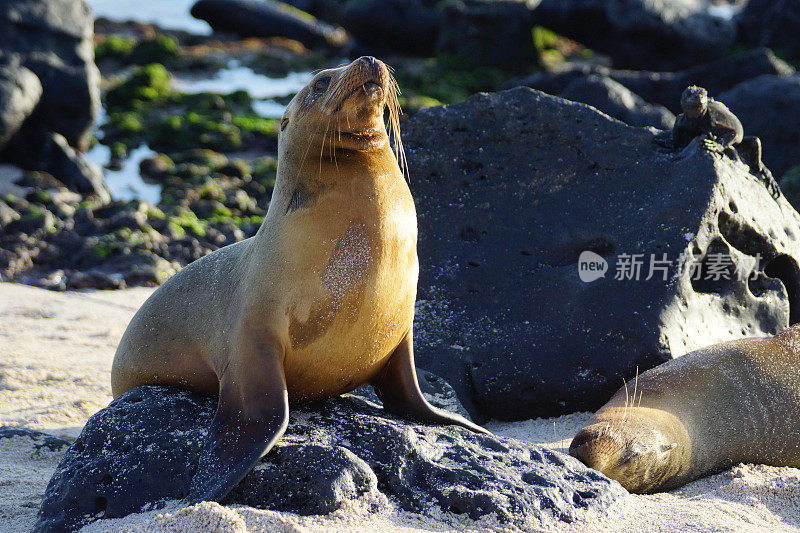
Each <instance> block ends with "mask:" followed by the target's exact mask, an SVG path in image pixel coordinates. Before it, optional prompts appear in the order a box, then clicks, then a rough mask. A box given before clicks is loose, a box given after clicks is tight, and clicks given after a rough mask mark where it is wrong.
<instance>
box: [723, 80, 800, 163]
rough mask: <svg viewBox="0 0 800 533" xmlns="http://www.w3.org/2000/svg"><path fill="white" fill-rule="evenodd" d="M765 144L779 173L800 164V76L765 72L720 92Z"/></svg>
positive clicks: (748, 130)
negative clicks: (770, 74) (781, 75)
mask: <svg viewBox="0 0 800 533" xmlns="http://www.w3.org/2000/svg"><path fill="white" fill-rule="evenodd" d="M716 98H717V100H719V101H720V102H722V103H724V104H725V105H727V106H728V107H729V108H730V110H731V111H733V113H734V114H735V115H736V116H737V117H738V118H739V120H740V121H741V122H742V126H744V134H745V135H756V136H758V137H759V138H760V139H761V143H762V144H763V147H764V154H763V157H762V159H763V160H764V163H765V164H766V165H767V167H769V168H770V170H772V171H773V172H774V174H775V176H781V175H783V174H784V173H785V172H786V171H787V170H789V169H790V168H792V167H794V166H797V165H800V76H798V75H794V76H786V77H779V76H761V77H758V78H755V79H752V80H750V81H747V82H744V83H741V84H739V85H737V86H736V87H734V88H733V89H731V90H730V91H727V92H724V93H722V94H720V95H717V97H716Z"/></svg>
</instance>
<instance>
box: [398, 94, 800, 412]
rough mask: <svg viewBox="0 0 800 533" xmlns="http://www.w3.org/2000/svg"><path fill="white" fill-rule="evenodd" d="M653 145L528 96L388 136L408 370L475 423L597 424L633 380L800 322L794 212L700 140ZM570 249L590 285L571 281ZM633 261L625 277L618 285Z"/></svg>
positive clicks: (410, 125)
mask: <svg viewBox="0 0 800 533" xmlns="http://www.w3.org/2000/svg"><path fill="white" fill-rule="evenodd" d="M654 140H655V134H654V133H653V132H651V131H649V130H647V129H643V128H632V127H629V126H627V125H625V124H623V123H621V122H618V121H616V120H613V119H610V118H608V117H607V116H605V115H603V114H601V113H598V112H597V111H596V110H594V109H593V108H591V107H588V106H586V105H584V104H577V103H573V102H569V101H566V100H563V99H561V98H557V97H552V96H548V95H545V94H543V93H540V92H537V91H534V90H531V89H527V88H517V89H514V90H511V91H505V92H501V93H492V94H478V95H475V96H473V97H471V98H469V99H468V100H467V101H465V102H463V103H461V104H456V105H450V106H440V107H433V108H428V109H425V110H423V111H420V112H419V113H418V114H417V115H415V116H414V117H412V118H411V119H410V120H409V121H408V122H406V124H405V125H404V135H403V142H404V145H405V147H406V155H407V157H408V161H409V170H410V180H411V181H410V183H411V188H412V192H413V194H414V197H415V201H416V205H417V214H418V223H419V245H418V253H419V257H420V280H419V286H418V293H417V317H416V322H415V331H414V337H415V345H416V357H417V364H418V365H420V366H421V367H423V368H425V369H427V370H429V371H431V372H433V373H435V374H438V375H440V376H442V377H444V378H445V379H446V380H447V381H449V382H450V383H451V384H452V385H453V387H454V388H455V389H456V391H457V393H458V394H459V397H460V399H461V400H462V403H464V405H465V407H467V409H468V410H469V411H470V412H471V413H472V414H473V415H474V416H481V415H483V416H489V417H495V418H499V419H506V420H508V419H517V420H521V419H527V418H533V417H539V416H553V415H559V414H563V413H566V412H572V411H577V410H595V409H596V408H598V407H599V406H600V405H602V404H603V403H604V402H605V401H606V400H607V399H608V397H609V396H610V395H611V393H613V392H614V391H615V390H617V389H618V388H619V386H620V384H621V383H622V380H623V379H629V378H633V377H634V376H635V375H636V372H637V369H638V371H640V372H641V371H644V370H645V369H648V368H651V367H653V366H655V365H657V364H659V363H661V362H664V361H666V360H668V359H670V358H672V357H677V356H680V355H682V354H684V353H686V352H688V351H691V350H693V349H695V348H698V347H701V346H706V345H709V344H712V343H714V342H718V341H722V340H726V339H733V338H740V337H746V336H759V335H767V334H773V333H776V332H778V331H780V330H782V329H784V328H786V327H787V326H788V325H789V323H790V322H791V323H794V322H797V321H798V320H800V268H798V259H800V243H798V236H800V215H798V213H796V212H795V211H794V209H792V207H791V206H790V205H789V203H788V202H787V201H786V200H785V199H784V198H783V197H780V198H779V199H778V200H777V201H776V200H773V199H772V198H771V197H770V195H769V193H768V191H767V189H766V187H765V186H764V184H763V182H762V181H761V179H760V178H759V177H756V176H753V175H751V174H749V169H748V167H746V166H745V165H744V164H742V163H740V162H738V161H734V160H733V159H731V158H730V157H728V156H726V155H720V154H711V153H709V152H708V151H706V150H705V149H704V148H703V147H702V144H701V143H700V142H699V139H696V140H695V141H693V142H692V143H691V144H690V145H689V146H687V147H686V148H685V149H684V150H682V151H681V152H678V153H675V152H671V151H668V150H666V149H662V148H659V147H658V146H657V145H656V144H655V143H654ZM765 150H769V144H768V143H766V145H765ZM583 252H590V253H589V254H588V255H589V257H590V258H593V259H594V261H593V262H594V263H596V264H597V265H600V266H602V263H603V262H606V263H607V268H608V271H607V272H606V273H605V277H601V278H599V279H596V280H594V281H591V282H584V281H582V280H581V277H580V276H579V269H578V264H579V258H580V257H581V255H582V253H583ZM634 254H642V255H641V257H639V256H636V257H634ZM663 254H666V259H667V261H669V263H668V264H662V263H653V262H652V261H651V257H652V258H654V259H656V260H662V259H664V256H663ZM759 256H760V261H759V262H758V264H756V259H757V258H759ZM637 257H638V261H637V262H638V263H640V264H641V274H640V279H639V280H638V281H637V280H635V279H627V276H622V274H626V275H627V274H635V273H634V272H631V271H630V270H629V269H625V268H624V267H625V263H626V261H628V262H630V264H631V265H633V264H634V263H633V261H634V259H636V258H637ZM720 258H722V259H724V261H727V263H726V264H724V265H722V266H719V265H718V266H714V264H713V263H714V262H715V261H717V262H718V260H720V261H722V260H721V259H720ZM726 258H727V259H726ZM682 259H683V260H684V262H685V263H686V267H687V268H679V266H680V264H681V263H680V260H682ZM588 265H589V263H588V262H586V261H584V266H585V267H587V268H588ZM650 265H652V266H654V267H655V268H654V270H653V275H652V276H651V279H649V280H648V279H646V278H647V277H648V274H649V266H650ZM659 267H665V268H664V269H660V268H659ZM697 269H699V273H700V275H701V276H700V279H692V278H693V277H694V276H695V274H696V271H697ZM715 269H716V270H717V271H720V272H721V273H720V274H719V275H717V276H715V275H711V274H713V272H714V271H715ZM737 271H738V272H741V273H742V275H741V277H742V278H744V277H746V276H745V274H746V275H747V277H752V278H754V279H739V278H740V275H739V274H737ZM618 274H619V275H620V277H621V278H622V279H615V277H617V275H618ZM633 277H635V276H633ZM665 277H666V280H665V279H664V278H665ZM726 277H727V278H730V279H725V278H726ZM707 278H709V279H707Z"/></svg>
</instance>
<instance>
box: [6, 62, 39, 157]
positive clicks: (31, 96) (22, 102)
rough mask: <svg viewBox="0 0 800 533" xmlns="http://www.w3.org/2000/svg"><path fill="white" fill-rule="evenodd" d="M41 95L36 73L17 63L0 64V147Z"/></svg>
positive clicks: (15, 130) (27, 115)
mask: <svg viewBox="0 0 800 533" xmlns="http://www.w3.org/2000/svg"><path fill="white" fill-rule="evenodd" d="M41 97H42V84H41V83H40V82H39V78H37V77H36V74H34V73H33V72H31V71H30V70H28V69H26V68H25V67H21V66H19V65H9V66H6V67H3V66H0V149H2V147H3V145H5V144H6V142H8V140H9V139H10V138H11V137H12V136H13V135H14V134H15V133H17V132H18V131H19V129H20V128H21V127H22V124H23V122H25V119H26V118H28V117H29V116H30V115H31V113H33V110H34V109H35V108H36V104H38V103H39V99H40V98H41Z"/></svg>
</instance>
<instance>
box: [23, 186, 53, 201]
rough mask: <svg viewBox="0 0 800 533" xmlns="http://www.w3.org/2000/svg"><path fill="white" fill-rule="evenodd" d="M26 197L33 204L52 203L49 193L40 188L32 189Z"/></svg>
mask: <svg viewBox="0 0 800 533" xmlns="http://www.w3.org/2000/svg"><path fill="white" fill-rule="evenodd" d="M26 199H27V200H28V201H29V202H33V203H35V204H43V205H49V204H52V203H53V197H52V196H50V193H48V192H47V191H43V190H41V189H39V190H34V191H32V192H31V193H30V194H29V195H28V196H27V198H26Z"/></svg>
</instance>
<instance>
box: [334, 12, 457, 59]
mask: <svg viewBox="0 0 800 533" xmlns="http://www.w3.org/2000/svg"><path fill="white" fill-rule="evenodd" d="M435 4H436V2H435V1H432V0H352V1H350V2H347V3H346V4H344V6H343V7H342V9H341V10H340V12H339V17H340V18H339V20H340V23H341V24H342V26H344V27H345V29H347V31H348V32H349V33H350V34H351V35H352V36H353V38H355V39H356V40H357V41H358V43H359V44H361V45H363V46H364V47H365V49H366V50H369V51H375V53H396V54H397V53H405V54H418V55H430V54H433V53H434V52H435V50H436V48H435V46H436V39H437V36H438V32H439V27H440V25H441V23H442V12H441V11H440V10H438V9H436V5H435Z"/></svg>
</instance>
